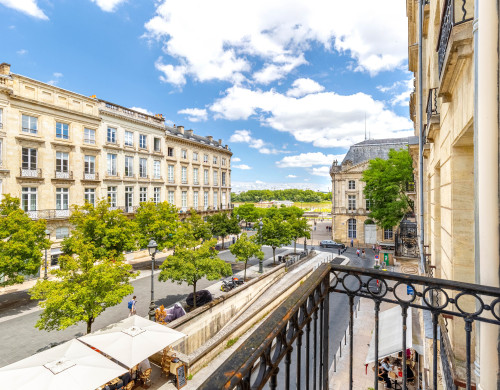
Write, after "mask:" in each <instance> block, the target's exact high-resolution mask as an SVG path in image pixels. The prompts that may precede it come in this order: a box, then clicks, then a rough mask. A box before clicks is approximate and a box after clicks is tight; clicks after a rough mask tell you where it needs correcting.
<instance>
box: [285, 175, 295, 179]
mask: <svg viewBox="0 0 500 390" xmlns="http://www.w3.org/2000/svg"><path fill="white" fill-rule="evenodd" d="M287 177H289V178H290V179H293V178H296V177H297V176H295V175H288V176H287Z"/></svg>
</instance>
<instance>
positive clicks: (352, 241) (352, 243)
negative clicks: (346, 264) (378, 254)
mask: <svg viewBox="0 0 500 390" xmlns="http://www.w3.org/2000/svg"><path fill="white" fill-rule="evenodd" d="M353 246H354V240H353V239H352V238H351V248H352V247H353Z"/></svg>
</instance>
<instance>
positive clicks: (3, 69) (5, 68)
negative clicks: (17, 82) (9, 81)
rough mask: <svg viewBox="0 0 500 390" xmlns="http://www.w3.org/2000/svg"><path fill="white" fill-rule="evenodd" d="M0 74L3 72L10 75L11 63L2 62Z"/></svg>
mask: <svg viewBox="0 0 500 390" xmlns="http://www.w3.org/2000/svg"><path fill="white" fill-rule="evenodd" d="M0 74H3V75H5V76H8V75H10V64H8V63H6V62H2V63H1V64H0Z"/></svg>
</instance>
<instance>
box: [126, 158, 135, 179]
mask: <svg viewBox="0 0 500 390" xmlns="http://www.w3.org/2000/svg"><path fill="white" fill-rule="evenodd" d="M125 176H127V177H131V176H134V158H133V157H132V156H125Z"/></svg>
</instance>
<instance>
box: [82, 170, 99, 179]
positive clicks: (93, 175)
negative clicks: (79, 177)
mask: <svg viewBox="0 0 500 390" xmlns="http://www.w3.org/2000/svg"><path fill="white" fill-rule="evenodd" d="M83 180H99V173H98V172H92V173H86V172H83Z"/></svg>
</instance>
